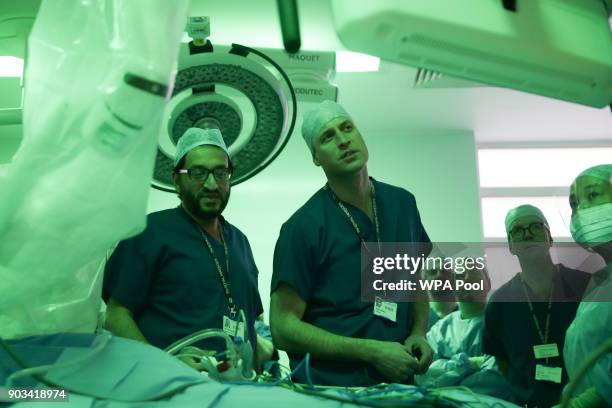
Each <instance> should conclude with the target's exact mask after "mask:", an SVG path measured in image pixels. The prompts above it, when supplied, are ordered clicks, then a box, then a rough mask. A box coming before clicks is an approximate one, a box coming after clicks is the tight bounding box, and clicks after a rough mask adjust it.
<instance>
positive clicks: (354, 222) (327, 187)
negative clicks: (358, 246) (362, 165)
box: [323, 181, 380, 253]
mask: <svg viewBox="0 0 612 408" xmlns="http://www.w3.org/2000/svg"><path fill="white" fill-rule="evenodd" d="M370 187H371V189H372V210H373V212H374V226H375V228H376V242H377V243H378V253H380V227H379V226H378V211H377V209H376V195H375V191H374V184H373V183H372V182H371V181H370ZM323 188H324V189H325V190H327V191H328V192H329V194H330V195H331V197H332V199H333V200H334V202H335V203H336V205H338V207H339V208H340V210H342V212H343V213H344V215H345V216H346V218H347V219H348V220H349V222H350V223H351V225H352V226H353V230H354V231H355V234H357V237H359V240H360V241H361V243H362V244H363V245H364V247H365V249H366V251H368V253H370V251H369V250H368V247H367V246H366V240H365V237H364V236H363V234H362V233H361V230H360V229H359V225H357V222H356V221H355V219H354V218H353V216H352V215H351V213H349V211H348V209H347V208H346V206H345V205H344V204H343V203H342V201H340V199H339V198H338V196H336V194H335V193H334V192H333V191H332V189H331V188H329V185H328V184H325V186H324V187H323Z"/></svg>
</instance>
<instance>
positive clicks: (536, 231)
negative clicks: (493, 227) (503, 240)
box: [510, 222, 545, 240]
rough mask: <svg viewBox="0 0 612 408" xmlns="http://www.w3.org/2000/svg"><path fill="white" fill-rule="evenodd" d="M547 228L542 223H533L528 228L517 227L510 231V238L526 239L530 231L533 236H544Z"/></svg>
mask: <svg viewBox="0 0 612 408" xmlns="http://www.w3.org/2000/svg"><path fill="white" fill-rule="evenodd" d="M544 229H545V226H544V224H543V223H541V222H532V223H531V224H529V225H528V226H526V227H521V226H516V227H514V228H512V229H511V230H510V237H511V238H512V239H515V240H518V239H523V238H525V231H527V230H529V233H530V234H531V235H538V236H540V235H542V234H544Z"/></svg>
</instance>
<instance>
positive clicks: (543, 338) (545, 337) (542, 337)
mask: <svg viewBox="0 0 612 408" xmlns="http://www.w3.org/2000/svg"><path fill="white" fill-rule="evenodd" d="M519 277H520V280H521V284H522V285H521V286H522V288H523V292H524V293H525V298H527V305H528V306H529V311H530V312H531V317H532V318H533V323H534V324H535V327H536V330H537V331H538V336H539V337H540V341H541V342H542V344H547V343H548V334H549V329H550V311H551V309H552V296H553V289H554V287H555V278H554V276H553V278H552V281H551V282H550V292H549V294H548V308H547V310H546V327H545V329H544V333H542V328H541V327H540V322H539V321H538V318H537V316H536V314H535V311H534V310H533V305H532V304H531V299H529V294H528V293H527V287H526V285H525V282H524V281H523V278H522V277H521V276H520V275H519ZM546 360H547V361H548V359H546Z"/></svg>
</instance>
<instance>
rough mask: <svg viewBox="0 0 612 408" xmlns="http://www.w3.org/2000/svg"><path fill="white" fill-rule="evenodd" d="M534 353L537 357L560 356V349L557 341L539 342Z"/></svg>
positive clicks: (534, 348) (534, 347)
mask: <svg viewBox="0 0 612 408" xmlns="http://www.w3.org/2000/svg"><path fill="white" fill-rule="evenodd" d="M533 354H535V358H536V359H539V358H552V357H559V349H558V348H557V343H549V344H538V345H536V346H533Z"/></svg>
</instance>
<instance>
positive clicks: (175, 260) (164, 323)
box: [103, 128, 263, 369]
mask: <svg viewBox="0 0 612 408" xmlns="http://www.w3.org/2000/svg"><path fill="white" fill-rule="evenodd" d="M231 175H232V163H231V160H230V157H229V154H228V151H227V147H226V145H225V142H224V140H223V137H222V135H221V132H220V131H219V130H217V129H199V128H190V129H188V130H187V131H186V132H185V133H184V134H183V136H182V137H181V138H180V140H179V141H178V143H177V154H176V158H175V161H174V170H173V180H174V185H175V188H176V191H177V194H178V196H179V199H180V200H181V204H180V205H179V206H178V207H176V208H172V209H168V210H163V211H159V212H155V213H152V214H149V216H148V218H147V227H146V229H145V230H144V231H143V232H142V233H141V234H139V235H137V236H135V237H132V238H130V239H127V240H125V241H122V242H120V243H119V245H118V246H117V248H116V249H115V251H114V252H113V254H112V256H111V257H110V259H109V261H108V263H107V265H106V269H105V277H104V287H103V299H104V300H105V301H106V302H107V303H108V309H107V318H106V328H107V329H108V330H110V331H111V332H113V333H114V334H116V335H119V336H122V337H128V338H132V339H134V340H139V341H142V342H147V343H150V344H152V345H154V346H156V347H159V348H165V347H167V346H168V345H170V344H172V343H173V342H175V341H176V340H178V339H181V338H183V337H185V336H188V335H190V334H192V333H194V332H196V331H199V330H203V329H223V330H224V331H225V332H226V333H227V334H229V335H231V336H239V337H242V338H243V339H245V340H248V341H250V344H251V345H252V346H253V347H254V348H255V345H256V344H257V336H256V334H255V329H254V322H255V319H256V318H257V317H258V316H259V315H260V314H261V313H262V312H263V308H262V304H261V299H260V296H259V291H258V287H257V278H258V271H257V267H256V266H255V261H254V259H253V254H252V252H251V247H250V245H249V241H248V240H247V238H246V236H245V235H244V234H243V233H242V232H241V231H240V230H239V229H238V228H236V227H235V226H233V225H232V224H230V223H229V222H228V221H226V220H225V219H224V218H223V216H222V215H221V213H222V212H223V210H224V209H225V206H226V205H227V202H228V200H229V197H230V190H231V189H230V177H231ZM242 312H244V317H245V318H246V324H244V322H242V321H241V318H240V316H241V315H242ZM197 346H198V347H199V348H202V349H206V350H211V351H217V352H219V351H222V350H224V349H225V346H224V344H222V343H221V342H216V341H208V340H205V341H202V342H201V343H198V344H197ZM254 351H256V350H254ZM186 362H187V363H188V364H189V365H191V366H192V367H194V368H197V369H201V368H202V367H201V366H200V364H199V363H198V362H197V361H196V360H195V359H193V360H188V361H186Z"/></svg>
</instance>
